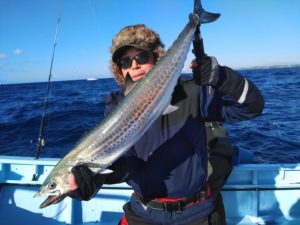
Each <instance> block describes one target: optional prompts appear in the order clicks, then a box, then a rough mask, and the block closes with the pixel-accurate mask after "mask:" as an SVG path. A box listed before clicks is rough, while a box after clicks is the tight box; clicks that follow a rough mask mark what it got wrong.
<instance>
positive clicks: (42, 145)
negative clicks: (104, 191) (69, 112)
mask: <svg viewBox="0 0 300 225" xmlns="http://www.w3.org/2000/svg"><path fill="white" fill-rule="evenodd" d="M62 5H63V1H61V9H62ZM60 21H61V12H60V13H59V17H58V19H57V23H56V29H55V35H54V44H53V50H52V57H51V64H50V71H49V76H48V83H47V89H46V94H45V99H44V106H43V112H42V119H41V123H40V129H39V136H38V141H37V149H36V153H35V159H38V158H39V156H40V152H41V151H42V150H43V149H44V148H45V145H46V143H47V140H46V136H45V134H44V133H45V118H46V110H47V106H48V96H49V92H50V87H51V78H52V76H53V75H52V68H53V62H54V57H55V50H56V46H57V36H58V31H59V25H60ZM35 175H36V174H34V177H33V180H35Z"/></svg>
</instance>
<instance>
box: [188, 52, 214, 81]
mask: <svg viewBox="0 0 300 225" xmlns="http://www.w3.org/2000/svg"><path fill="white" fill-rule="evenodd" d="M195 61H196V63H197V66H196V67H193V68H192V71H193V78H194V80H195V82H196V83H197V84H198V85H208V84H209V80H210V75H211V69H212V68H211V58H210V57H209V56H206V55H205V56H203V57H202V58H201V59H195Z"/></svg>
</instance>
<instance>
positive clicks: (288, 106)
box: [0, 67, 300, 163]
mask: <svg viewBox="0 0 300 225" xmlns="http://www.w3.org/2000/svg"><path fill="white" fill-rule="evenodd" d="M240 72H241V73H242V74H243V75H244V76H245V77H247V78H248V79H250V80H252V81H254V82H255V83H256V85H257V86H258V87H259V89H260V90H261V91H262V94H263V95H264V97H265V101H266V105H265V109H264V111H263V114H262V115H261V116H260V117H258V118H255V119H253V120H249V121H242V122H238V123H231V124H227V123H226V124H225V127H226V128H227V129H228V132H229V134H230V137H231V139H232V141H233V143H234V145H235V146H237V147H238V148H240V149H245V150H248V151H250V152H252V153H253V155H254V160H255V162H257V163H300V104H299V98H300V67H290V68H272V69H252V70H241V71H240ZM51 86H52V87H51V93H50V95H49V105H48V109H47V112H46V115H47V117H46V120H45V122H46V126H45V128H46V129H45V130H46V136H47V145H46V147H45V149H44V150H43V151H42V152H41V155H40V156H41V157H63V156H64V155H65V154H66V153H67V152H69V151H70V150H71V149H72V147H74V145H75V144H76V143H77V141H78V140H80V138H81V137H83V135H84V134H85V133H86V132H88V131H89V130H91V129H92V128H93V127H94V126H96V124H98V123H99V122H100V121H101V120H102V119H103V110H104V102H103V100H102V98H103V96H105V95H107V94H109V93H110V91H112V90H115V89H116V88H118V86H117V84H116V83H115V82H114V80H113V79H99V80H97V81H86V80H79V81H61V82H52V85H51ZM46 87H47V83H26V84H9V85H0V134H1V135H0V155H14V156H34V155H35V152H36V142H37V138H38V133H39V126H40V120H41V117H42V109H43V103H44V98H45V91H46Z"/></svg>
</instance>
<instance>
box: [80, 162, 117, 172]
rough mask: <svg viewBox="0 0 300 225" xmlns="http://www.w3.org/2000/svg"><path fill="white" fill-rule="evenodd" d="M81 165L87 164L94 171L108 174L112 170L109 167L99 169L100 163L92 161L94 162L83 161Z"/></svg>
mask: <svg viewBox="0 0 300 225" xmlns="http://www.w3.org/2000/svg"><path fill="white" fill-rule="evenodd" d="M82 165H85V166H87V167H88V168H89V169H90V170H91V171H93V172H94V173H101V174H109V173H112V172H114V171H113V170H110V169H105V170H103V171H101V170H102V168H101V167H100V165H99V164H98V163H94V162H84V163H82Z"/></svg>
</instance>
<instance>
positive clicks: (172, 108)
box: [163, 105, 179, 115]
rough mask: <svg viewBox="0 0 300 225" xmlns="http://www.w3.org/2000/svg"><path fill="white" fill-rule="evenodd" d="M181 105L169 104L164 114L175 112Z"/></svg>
mask: <svg viewBox="0 0 300 225" xmlns="http://www.w3.org/2000/svg"><path fill="white" fill-rule="evenodd" d="M178 108H179V107H178V106H175V105H168V107H167V108H166V110H165V111H164V112H163V115H167V114H169V113H171V112H174V111H176V110H177V109H178Z"/></svg>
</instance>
